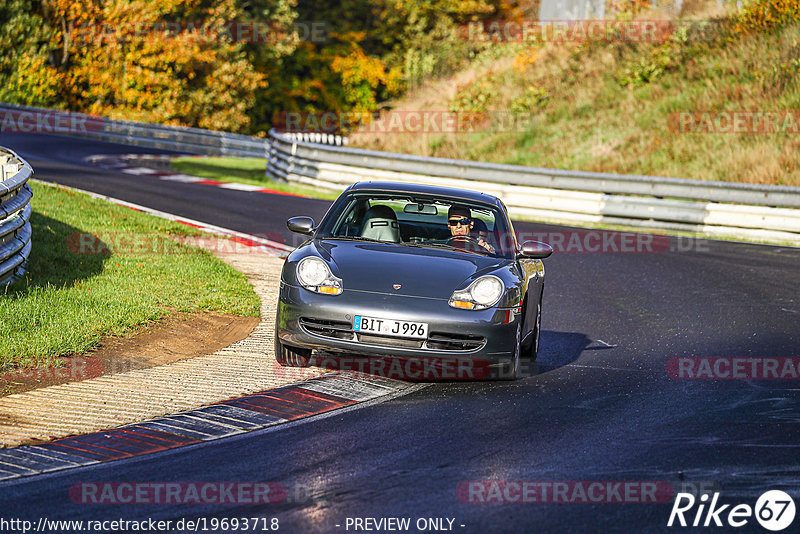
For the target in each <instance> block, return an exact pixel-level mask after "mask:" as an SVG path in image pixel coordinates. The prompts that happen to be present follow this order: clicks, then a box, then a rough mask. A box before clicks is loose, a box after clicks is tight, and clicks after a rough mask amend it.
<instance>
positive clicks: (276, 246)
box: [31, 180, 294, 258]
mask: <svg viewBox="0 0 800 534" xmlns="http://www.w3.org/2000/svg"><path fill="white" fill-rule="evenodd" d="M31 181H32V182H34V183H40V184H44V185H49V186H52V187H59V188H61V189H69V190H70V191H75V192H77V193H82V194H84V195H89V196H90V197H92V198H96V199H99V200H105V201H106V202H110V203H112V204H115V205H117V206H123V207H126V208H130V209H132V210H135V211H141V212H142V213H147V214H148V215H153V216H155V217H159V218H161V219H167V220H169V221H173V222H176V223H179V224H183V225H186V226H191V227H193V228H197V229H198V230H202V231H203V232H207V233H209V234H214V235H218V236H222V237H227V238H229V239H231V240H233V241H234V242H236V243H238V244H241V245H244V246H246V247H250V248H252V249H253V250H257V251H259V252H265V253H267V254H271V255H273V256H278V257H281V258H285V257H286V256H288V255H289V253H290V252H292V251H293V250H294V247H290V246H289V245H285V244H283V243H279V242H277V241H274V240H271V239H267V238H264V237H260V236H256V235H252V234H246V233H244V232H237V231H236V230H230V229H228V228H222V227H221V226H215V225H213V224H209V223H204V222H201V221H196V220H194V219H189V218H186V217H180V216H178V215H173V214H172V213H167V212H164V211H159V210H156V209H153V208H148V207H147V206H141V205H139V204H134V203H133V202H127V201H125V200H120V199H118V198H114V197H109V196H106V195H100V194H98V193H93V192H91V191H86V190H83V189H78V188H75V187H66V186H63V185H61V184H57V183H54V182H47V181H43V180H31Z"/></svg>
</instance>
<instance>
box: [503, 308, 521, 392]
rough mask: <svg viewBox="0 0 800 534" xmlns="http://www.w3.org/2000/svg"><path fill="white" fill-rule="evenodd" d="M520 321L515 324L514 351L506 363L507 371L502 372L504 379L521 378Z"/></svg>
mask: <svg viewBox="0 0 800 534" xmlns="http://www.w3.org/2000/svg"><path fill="white" fill-rule="evenodd" d="M523 350H524V349H523V347H522V321H521V320H520V321H519V323H518V324H517V343H516V345H515V346H514V353H513V354H512V355H511V361H510V362H509V365H508V372H507V373H505V374H504V376H503V378H505V379H506V380H519V379H520V378H522V353H523Z"/></svg>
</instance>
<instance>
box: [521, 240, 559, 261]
mask: <svg viewBox="0 0 800 534" xmlns="http://www.w3.org/2000/svg"><path fill="white" fill-rule="evenodd" d="M552 253H553V247H551V246H550V245H548V244H547V243H541V242H539V241H525V242H524V243H523V244H522V247H521V248H520V255H522V256H523V257H525V258H531V259H534V260H543V259H545V258H546V257H548V256H549V255H550V254H552Z"/></svg>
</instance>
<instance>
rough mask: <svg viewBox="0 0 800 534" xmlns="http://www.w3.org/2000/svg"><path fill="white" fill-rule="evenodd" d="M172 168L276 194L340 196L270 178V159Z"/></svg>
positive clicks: (201, 161) (204, 160)
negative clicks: (260, 188) (267, 165)
mask: <svg viewBox="0 0 800 534" xmlns="http://www.w3.org/2000/svg"><path fill="white" fill-rule="evenodd" d="M172 167H173V168H174V169H175V170H176V171H178V172H181V173H183V174H190V175H192V176H199V177H200V178H207V179H209V180H217V181H220V182H238V183H241V184H250V185H260V186H262V187H266V188H269V189H274V190H276V191H283V192H286V193H293V194H295V195H303V196H307V197H313V198H323V199H328V200H333V199H335V198H336V197H338V196H339V194H338V193H336V192H332V191H327V190H325V189H317V188H315V187H309V186H305V185H297V184H291V183H286V182H280V181H278V180H273V179H272V178H270V177H269V176H267V175H266V170H267V167H266V160H264V159H262V158H216V157H185V158H176V159H174V160H172Z"/></svg>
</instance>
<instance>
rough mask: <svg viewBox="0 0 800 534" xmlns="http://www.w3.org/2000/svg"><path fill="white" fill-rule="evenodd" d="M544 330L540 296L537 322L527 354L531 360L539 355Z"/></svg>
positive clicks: (537, 307) (537, 306)
mask: <svg viewBox="0 0 800 534" xmlns="http://www.w3.org/2000/svg"><path fill="white" fill-rule="evenodd" d="M541 330H542V299H541V297H540V298H539V303H538V304H537V305H536V322H535V323H534V327H533V336H532V339H531V345H530V348H529V349H528V351H527V356H528V358H529V359H530V361H531V362H535V361H536V357H537V356H539V334H540V332H541Z"/></svg>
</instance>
